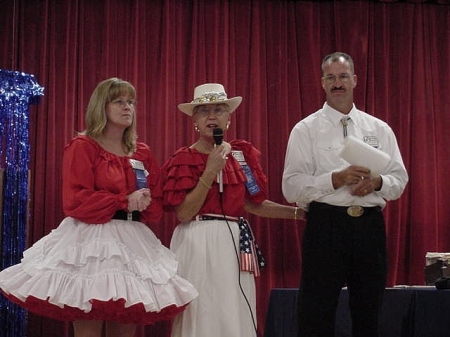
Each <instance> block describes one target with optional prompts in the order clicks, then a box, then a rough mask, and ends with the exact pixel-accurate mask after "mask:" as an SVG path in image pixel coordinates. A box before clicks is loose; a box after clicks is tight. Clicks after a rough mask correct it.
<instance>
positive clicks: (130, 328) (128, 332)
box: [106, 322, 136, 337]
mask: <svg viewBox="0 0 450 337" xmlns="http://www.w3.org/2000/svg"><path fill="white" fill-rule="evenodd" d="M135 331H136V325H135V324H123V323H116V322H106V337H133V336H134V332H135Z"/></svg>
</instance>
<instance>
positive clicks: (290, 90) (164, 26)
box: [0, 0, 450, 337]
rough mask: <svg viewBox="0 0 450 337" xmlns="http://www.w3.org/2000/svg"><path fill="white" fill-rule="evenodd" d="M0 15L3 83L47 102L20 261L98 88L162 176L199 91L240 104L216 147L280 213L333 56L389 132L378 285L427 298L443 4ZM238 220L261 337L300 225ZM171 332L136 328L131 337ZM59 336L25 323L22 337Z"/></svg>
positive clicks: (35, 9)
mask: <svg viewBox="0 0 450 337" xmlns="http://www.w3.org/2000/svg"><path fill="white" fill-rule="evenodd" d="M0 8H1V11H0V43H1V48H0V68H3V69H9V70H19V71H23V72H25V73H29V74H33V75H35V77H36V80H37V81H38V83H39V84H40V85H42V86H44V87H45V96H44V97H43V98H42V100H41V103H40V105H39V106H32V108H31V116H30V118H31V120H30V124H31V130H30V140H31V151H32V152H31V165H30V169H31V191H30V192H31V219H30V228H29V237H28V242H29V245H31V244H32V243H34V242H35V241H37V240H38V239H39V238H41V237H42V236H44V235H46V234H47V233H49V232H50V231H51V230H52V229H53V228H55V227H56V226H57V225H58V224H59V222H60V221H61V220H62V218H63V214H62V211H61V208H62V207H61V160H62V154H63V148H64V145H65V144H66V143H67V142H68V141H69V140H70V139H71V138H72V137H73V136H74V134H75V132H76V131H80V130H82V129H83V127H84V112H85V108H86V106H87V103H88V100H89V97H90V94H91V92H92V91H93V89H94V87H95V86H96V84H97V83H98V82H99V81H101V80H103V79H106V78H109V77H113V76H117V77H120V78H123V79H126V80H128V81H130V82H132V83H133V84H134V85H135V87H136V89H137V92H138V101H139V105H138V121H139V127H138V130H139V136H140V140H142V141H145V142H146V143H148V144H149V145H150V146H151V147H152V148H153V150H154V152H155V154H156V155H157V157H158V160H159V161H160V164H162V163H163V162H164V161H165V160H166V159H167V158H168V157H169V156H170V155H171V154H172V153H173V152H174V151H175V150H176V149H177V148H179V147H181V146H184V145H190V144H191V143H193V142H194V139H195V136H196V135H195V132H194V131H193V127H192V123H191V121H190V119H189V118H188V117H187V116H185V115H184V114H183V113H181V112H180V111H178V109H177V104H178V103H182V102H188V101H190V100H191V99H192V95H193V88H194V87H195V86H196V85H198V84H201V83H204V82H220V83H223V84H224V85H225V87H226V89H227V92H228V94H229V96H235V95H240V96H243V98H244V100H243V103H242V105H241V106H240V107H239V109H238V110H237V111H236V112H235V113H234V114H233V117H232V122H231V131H230V132H228V140H230V139H233V138H245V139H247V140H249V141H251V142H252V143H253V144H254V145H255V146H256V147H258V148H259V149H260V150H261V152H262V158H263V161H262V165H263V167H264V168H265V170H266V173H267V175H268V177H269V182H270V184H269V191H270V196H271V199H272V200H274V201H277V202H281V203H285V200H284V198H283V196H282V193H281V176H282V171H283V162H284V154H285V148H286V143H287V139H288V136H289V132H290V130H291V128H292V127H293V126H294V125H295V123H296V122H297V121H299V120H300V119H301V118H303V117H305V116H307V115H309V114H310V113H312V112H314V111H316V110H317V109H319V108H320V107H321V106H322V104H323V101H324V94H323V91H322V88H321V85H320V77H321V71H320V64H321V60H322V57H323V56H325V55H326V54H328V53H330V52H333V51H338V50H339V51H344V52H347V53H349V54H350V55H352V56H353V58H354V61H355V68H356V74H357V75H358V79H359V80H358V86H357V87H356V89H355V102H356V105H357V106H358V107H359V108H360V109H362V110H365V111H367V112H368V113H370V114H373V115H375V116H377V117H379V118H381V119H383V120H385V121H386V122H388V123H389V124H390V125H391V127H392V128H393V130H394V132H395V133H396V135H397V139H398V143H399V146H400V149H401V151H402V154H403V159H404V162H405V165H406V168H407V170H408V172H409V174H410V182H409V184H408V187H407V188H406V190H405V193H404V194H403V196H402V197H401V198H400V199H399V200H397V201H391V202H389V203H388V206H387V208H386V209H385V211H384V213H385V216H386V219H387V233H388V249H389V285H390V286H392V285H396V284H409V285H418V284H424V266H425V254H426V252H428V251H444V252H448V251H450V224H449V219H450V207H449V203H448V193H449V191H450V179H449V178H448V173H449V172H450V169H449V167H450V146H449V145H450V132H449V131H448V130H450V117H449V112H450V34H449V33H450V6H449V1H446V0H440V1H419V0H416V1H407V2H401V1H387V0H386V1H358V0H356V1H269V0H268V1H263V0H260V1H257V0H254V1H249V0H239V1H219V0H207V1H206V0H205V1H186V0H166V1H157V0H151V1H150V0H148V1H145V0H129V1H121V0H96V1H91V0H70V1H57V0H0ZM250 220H251V223H252V226H253V228H254V232H255V234H256V236H257V238H258V242H259V245H260V246H261V248H262V250H263V252H264V253H265V257H266V260H267V263H268V265H267V267H266V269H265V270H264V271H263V273H262V276H261V277H260V278H259V279H258V280H257V289H258V313H257V317H258V321H259V335H260V336H262V335H263V331H264V320H265V315H266V311H267V304H268V300H269V294H270V290H271V289H272V288H282V287H289V288H292V287H297V286H298V284H299V279H300V266H301V258H300V248H301V235H302V230H303V228H304V222H302V221H300V222H294V221H281V220H268V219H261V218H256V217H250ZM175 225H176V220H175V218H174V217H173V215H171V214H167V215H165V216H164V219H163V221H161V225H160V226H159V227H157V228H153V230H154V232H155V233H156V234H157V235H158V236H159V237H160V238H161V240H162V242H163V243H165V244H166V245H168V244H169V241H170V236H171V234H172V231H173V228H174V227H175ZM367 263H370V261H367ZM200 291H201V289H200ZM217 305H220V303H218V304H217ZM169 329H170V326H169V324H168V323H161V324H158V325H156V326H152V327H141V328H139V331H138V333H137V336H145V335H149V336H150V335H152V336H167V334H168V331H169ZM71 333H72V332H71V327H70V325H68V324H66V323H63V322H57V321H52V320H47V319H43V318H39V317H35V316H33V315H30V318H29V334H28V336H29V337H35V336H46V337H49V336H70V335H71Z"/></svg>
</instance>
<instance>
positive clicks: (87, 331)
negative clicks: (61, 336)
mask: <svg viewBox="0 0 450 337" xmlns="http://www.w3.org/2000/svg"><path fill="white" fill-rule="evenodd" d="M102 327H103V321H89V320H78V321H75V322H73V332H74V337H101V336H102Z"/></svg>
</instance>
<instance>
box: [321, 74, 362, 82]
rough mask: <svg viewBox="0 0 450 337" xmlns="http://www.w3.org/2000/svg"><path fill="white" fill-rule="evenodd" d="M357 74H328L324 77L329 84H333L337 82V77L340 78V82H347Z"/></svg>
mask: <svg viewBox="0 0 450 337" xmlns="http://www.w3.org/2000/svg"><path fill="white" fill-rule="evenodd" d="M353 76H355V75H350V74H340V75H338V76H337V77H336V75H327V76H324V77H322V78H323V79H324V80H325V82H326V83H328V84H333V83H334V82H336V79H337V78H339V82H342V83H347V82H348V81H350V79H351V78H352V77H353Z"/></svg>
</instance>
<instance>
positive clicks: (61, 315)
mask: <svg viewBox="0 0 450 337" xmlns="http://www.w3.org/2000/svg"><path fill="white" fill-rule="evenodd" d="M2 294H3V295H4V296H5V297H6V298H8V299H9V300H10V301H11V302H14V303H16V304H18V305H20V306H21V307H23V308H25V309H27V310H28V311H30V312H32V313H34V314H36V315H39V316H45V317H49V318H52V319H56V320H60V321H76V320H103V321H109V322H118V323H123V324H138V325H151V324H154V323H156V322H159V321H164V320H170V319H172V318H174V317H175V316H176V315H178V314H179V313H180V312H182V311H183V310H184V309H186V306H187V305H184V306H181V307H177V306H176V305H171V306H168V307H165V308H163V309H162V310H161V311H159V312H146V311H145V309H144V306H143V305H142V304H135V305H132V306H130V307H128V308H125V306H124V304H125V300H123V299H121V300H117V301H113V300H110V301H107V302H104V301H98V300H93V301H92V310H91V311H90V312H84V311H82V310H80V309H78V308H74V307H69V306H65V307H64V308H60V307H58V306H56V305H53V304H51V303H49V302H48V301H43V300H40V299H38V298H35V297H32V296H30V297H28V298H27V300H26V301H25V302H22V301H21V300H19V299H17V298H16V297H14V296H12V295H10V294H6V293H4V292H2Z"/></svg>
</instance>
